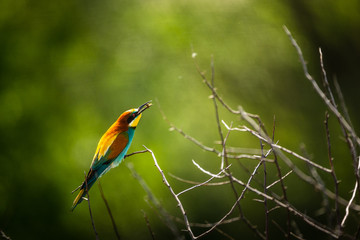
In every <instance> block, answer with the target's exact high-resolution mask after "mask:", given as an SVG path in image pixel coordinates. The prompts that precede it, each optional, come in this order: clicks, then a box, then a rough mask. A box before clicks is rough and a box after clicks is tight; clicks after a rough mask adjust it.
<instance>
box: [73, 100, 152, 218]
mask: <svg viewBox="0 0 360 240" xmlns="http://www.w3.org/2000/svg"><path fill="white" fill-rule="evenodd" d="M151 105H152V104H151V101H149V102H146V103H144V104H143V105H141V106H140V107H139V108H137V109H130V110H127V111H125V112H124V113H123V114H121V115H120V117H119V118H118V119H117V120H116V122H115V123H114V124H113V125H111V127H110V128H109V129H108V130H107V131H106V132H105V133H104V135H103V136H102V137H101V139H100V141H99V143H98V146H97V148H96V151H95V155H94V159H93V161H92V163H91V166H90V170H89V172H88V174H87V175H86V180H85V181H84V182H83V183H82V184H81V185H80V187H79V188H80V192H79V194H78V195H77V197H76V198H75V200H74V202H73V205H72V209H71V210H72V211H73V210H74V209H75V207H76V206H77V205H78V204H79V203H81V202H82V200H83V198H84V197H85V195H86V194H87V192H88V191H89V190H90V188H91V187H92V185H93V184H94V183H95V182H96V180H97V179H98V178H99V177H101V176H102V175H104V174H105V173H106V172H108V171H109V170H110V169H111V168H114V167H117V166H118V165H119V164H120V163H121V161H122V160H123V158H124V156H125V155H126V153H127V151H128V149H129V147H130V145H131V141H132V139H133V137H134V133H135V128H136V126H137V125H138V123H139V120H140V118H141V114H142V112H144V111H145V110H146V109H148V108H149V107H150V106H151ZM76 190H77V189H76Z"/></svg>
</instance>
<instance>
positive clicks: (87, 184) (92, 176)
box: [71, 170, 98, 211]
mask: <svg viewBox="0 0 360 240" xmlns="http://www.w3.org/2000/svg"><path fill="white" fill-rule="evenodd" d="M97 178H98V176H97V174H96V172H95V171H92V170H90V171H89V173H88V175H87V176H86V180H85V181H84V182H83V183H82V185H81V187H80V192H79V194H78V195H77V196H76V198H75V200H74V202H73V205H72V207H71V211H74V209H75V208H76V206H77V205H78V204H80V203H81V202H82V201H83V199H84V198H85V196H86V194H87V193H88V191H89V190H90V188H91V187H92V185H94V183H95V181H96V179H97Z"/></svg>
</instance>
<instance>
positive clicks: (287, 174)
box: [266, 170, 293, 200]
mask: <svg viewBox="0 0 360 240" xmlns="http://www.w3.org/2000/svg"><path fill="white" fill-rule="evenodd" d="M292 172H293V170H290V171H289V172H288V173H286V174H285V175H284V176H281V178H279V179H278V180H276V181H274V182H273V183H271V184H269V185H268V186H267V187H266V189H269V188H271V187H272V186H274V185H275V184H277V183H279V182H282V180H284V179H285V178H286V177H287V176H289V175H290V174H291V173H292ZM282 186H283V185H282ZM284 188H285V186H284ZM283 192H284V191H283ZM285 192H286V191H285ZM284 199H285V198H284ZM285 200H286V199H285Z"/></svg>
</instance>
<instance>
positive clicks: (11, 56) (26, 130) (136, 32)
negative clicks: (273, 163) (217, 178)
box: [0, 0, 360, 239]
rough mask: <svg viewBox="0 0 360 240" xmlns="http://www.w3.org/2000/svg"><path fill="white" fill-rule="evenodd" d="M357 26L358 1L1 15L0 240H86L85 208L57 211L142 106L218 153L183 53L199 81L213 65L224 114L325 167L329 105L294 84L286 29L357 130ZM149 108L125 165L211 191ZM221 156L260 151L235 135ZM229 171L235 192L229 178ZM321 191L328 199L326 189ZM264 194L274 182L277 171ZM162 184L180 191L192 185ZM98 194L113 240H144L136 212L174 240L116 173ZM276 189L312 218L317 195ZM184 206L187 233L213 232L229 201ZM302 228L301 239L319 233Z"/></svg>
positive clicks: (170, 206)
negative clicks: (115, 126)
mask: <svg viewBox="0 0 360 240" xmlns="http://www.w3.org/2000/svg"><path fill="white" fill-rule="evenodd" d="M359 11H360V6H359V2H358V1H356V0H349V1H322V0H321V1H286V0H284V1H264V0H258V1H246V0H243V1H233V0H230V1H220V0H215V1H203V0H200V1H164V0H150V1H136V0H135V1H115V0H105V1H66V0H65V1H63V0H62V1H60V0H55V1H45V0H38V1H27V0H17V1H12V0H3V1H1V2H0V131H1V138H0V139H1V140H0V141H1V153H0V166H1V174H0V182H1V183H0V197H1V199H0V229H2V230H3V231H4V232H5V233H6V234H7V235H8V236H10V237H11V238H12V239H93V238H94V233H93V230H92V227H91V222H90V218H89V212H88V207H87V204H86V203H85V204H84V203H83V204H81V205H79V206H78V207H77V209H76V210H75V211H74V212H70V211H69V209H70V206H71V204H72V201H73V198H74V197H75V195H71V191H72V190H73V189H74V188H76V187H77V186H78V185H79V184H80V183H81V181H82V180H83V177H84V173H83V172H84V171H87V170H88V168H89V165H90V162H91V160H92V157H93V154H94V151H95V148H96V145H97V142H98V140H99V139H100V137H101V135H102V134H103V133H104V132H105V131H106V129H107V128H108V127H109V126H110V125H111V124H112V123H113V122H114V121H115V120H116V118H117V117H118V116H119V115H120V114H121V113H122V112H123V111H125V110H127V109H129V108H134V107H138V106H139V105H140V104H142V103H144V102H146V101H148V100H155V99H158V100H159V103H160V104H161V107H162V110H163V111H164V112H165V113H166V115H167V117H168V118H169V120H170V121H171V122H173V123H174V124H175V125H176V126H178V127H180V128H181V129H183V130H184V131H185V132H187V133H189V134H190V135H192V136H193V137H195V138H197V139H199V140H200V141H201V142H203V143H204V144H206V145H208V146H215V147H216V148H218V149H220V147H219V146H218V145H216V143H215V141H217V140H219V137H218V133H217V128H216V122H215V115H214V109H213V104H212V101H211V99H209V98H208V96H209V95H210V94H211V93H210V92H209V90H208V89H207V88H206V86H205V85H204V84H203V83H202V80H201V77H200V76H199V74H198V73H197V71H196V68H195V65H194V62H193V59H192V58H191V55H192V53H193V52H196V53H197V57H196V59H197V61H198V63H199V65H200V68H201V69H203V70H206V71H207V74H208V76H209V77H210V75H209V73H210V62H211V56H213V58H214V62H215V76H216V78H215V83H216V85H217V88H218V91H219V93H220V94H221V96H223V98H224V99H225V100H226V101H227V103H228V104H229V105H230V106H233V107H236V106H237V105H242V106H243V107H244V108H245V110H247V111H249V112H252V113H256V114H259V115H260V116H261V117H262V119H263V121H264V123H265V125H266V126H267V127H268V128H269V131H270V129H271V126H272V119H273V116H274V115H276V119H277V132H276V139H278V140H280V144H282V145H284V146H286V147H288V148H291V149H293V150H294V151H296V152H300V150H299V149H300V145H301V144H302V143H304V144H305V145H306V150H307V152H308V153H309V154H310V155H311V156H312V157H313V159H315V161H316V162H318V163H320V164H322V165H324V166H328V158H327V148H326V138H325V130H324V126H323V120H324V112H325V106H324V104H323V103H322V102H321V100H320V98H319V97H318V96H317V95H316V93H315V91H314V90H313V89H312V87H311V85H310V83H309V82H307V80H306V79H305V78H304V76H303V73H302V70H301V66H300V63H299V61H298V57H297V55H296V52H295V50H294V49H293V47H292V46H291V44H290V41H289V39H288V37H287V36H286V34H285V33H284V31H283V29H282V26H283V25H286V26H287V27H288V28H289V29H290V31H292V32H293V34H294V37H295V38H296V39H297V41H298V43H299V44H300V46H301V47H302V49H303V51H304V55H305V58H306V59H307V60H308V63H309V69H310V71H311V73H312V74H313V76H314V77H315V78H316V79H317V80H320V79H321V75H320V67H319V60H318V59H319V58H318V55H319V54H318V47H322V49H323V53H324V61H325V65H326V69H327V72H328V76H329V79H330V80H331V82H332V79H333V78H334V76H336V77H337V79H338V81H339V83H340V86H341V88H342V90H343V93H344V95H345V101H346V103H347V105H348V109H349V112H350V116H351V117H352V121H353V123H354V125H355V129H358V128H359V124H358V122H359V120H360V114H359V111H358V107H359V104H358V99H359V95H358V92H359V87H360V81H359V76H360V72H359V58H360V12H359ZM157 105H158V104H157V102H154V106H153V107H152V108H151V109H150V110H148V111H146V112H145V113H144V115H143V118H142V119H141V122H140V124H139V127H138V129H137V132H136V134H135V138H134V141H133V144H132V146H131V148H130V150H129V151H130V152H133V151H138V150H143V147H142V145H146V146H147V147H149V148H150V149H152V150H153V151H154V153H155V154H156V156H157V159H158V162H159V164H160V165H161V167H162V168H163V170H164V171H165V172H166V173H169V172H170V173H173V174H174V175H177V176H180V177H183V178H186V179H189V180H194V181H204V180H205V179H206V178H207V177H206V176H205V175H204V174H202V173H200V172H199V171H198V170H197V169H196V168H195V167H194V166H193V165H192V162H191V160H192V159H194V160H196V161H197V162H199V163H200V164H201V165H202V166H204V167H206V168H207V169H209V170H211V171H213V172H216V171H218V170H217V169H218V167H219V161H218V159H217V158H216V156H215V155H214V154H212V153H206V152H203V151H202V150H200V149H199V148H197V147H196V146H195V145H194V144H193V143H191V142H189V141H188V140H186V139H184V138H183V137H182V136H181V135H179V134H177V133H175V132H170V131H168V129H169V126H168V125H167V123H166V122H165V121H164V120H163V119H162V116H161V114H160V111H159V108H158V106H157ZM220 114H221V119H224V120H225V121H226V122H227V123H230V122H231V121H234V125H239V124H243V123H242V122H240V121H239V119H238V118H236V117H234V116H231V115H229V114H228V113H227V112H226V111H225V110H224V109H220ZM330 127H331V134H332V135H331V136H332V141H333V143H332V144H333V149H334V150H333V151H334V157H335V164H336V165H335V167H336V170H337V174H338V177H339V179H340V180H342V182H341V184H340V192H341V194H342V195H343V196H344V197H345V198H347V199H348V198H349V197H350V193H349V191H350V190H351V189H352V187H353V184H354V179H353V177H352V174H353V170H352V160H351V158H350V154H349V151H348V150H347V148H346V144H345V143H344V141H343V140H342V139H341V138H340V135H341V134H340V133H341V132H340V130H339V127H338V125H337V122H336V119H335V118H334V117H331V119H330ZM229 144H230V145H231V146H236V147H244V148H247V147H249V148H258V147H259V142H258V141H257V140H256V139H254V138H253V137H251V136H249V135H248V134H245V133H233V134H232V135H231V137H230V139H229ZM126 162H132V163H133V165H134V169H135V170H136V171H137V172H138V173H139V174H140V175H141V176H142V177H143V179H144V180H145V181H146V182H147V184H148V186H149V187H150V189H151V190H152V191H153V193H154V195H155V196H156V197H157V198H158V199H159V201H160V202H161V203H162V204H163V206H164V207H165V208H166V209H167V210H168V211H169V212H170V214H171V215H174V216H178V217H181V214H180V213H179V209H178V208H177V207H176V203H175V201H174V200H173V198H172V196H171V195H170V193H169V191H168V189H167V188H166V187H165V186H164V184H163V183H162V181H161V176H160V174H159V172H158V171H157V170H156V168H155V167H154V164H153V160H152V158H151V156H150V155H149V154H141V155H136V156H133V157H131V158H128V159H126ZM296 163H298V164H299V166H300V167H302V168H303V169H306V166H304V164H303V163H301V162H296ZM243 164H245V165H246V166H248V167H249V168H250V169H252V168H253V166H254V165H255V162H254V161H251V160H243ZM283 167H284V166H283ZM285 169H286V168H285V167H284V171H285ZM233 171H234V172H236V173H237V174H238V176H239V178H241V179H243V180H247V178H248V175H247V174H246V173H244V171H241V169H240V168H239V166H238V165H236V167H234V169H233ZM167 176H168V175H167ZM323 177H324V180H325V181H326V182H328V183H329V184H328V187H329V189H333V185H332V182H331V178H330V176H328V175H324V176H323ZM259 179H261V178H259ZM269 179H272V180H274V179H276V172H275V171H273V172H270V173H269ZM169 180H170V181H171V184H172V185H173V187H174V189H175V190H176V191H181V190H182V189H184V188H186V187H188V186H189V185H187V184H184V183H180V182H178V181H177V180H174V179H172V178H170V177H169ZM269 181H270V180H269ZM101 183H102V186H103V189H104V193H105V195H106V197H107V199H108V202H109V204H110V206H111V209H112V211H113V215H114V217H115V221H116V223H117V225H118V228H119V232H120V235H121V237H122V239H150V238H151V236H150V234H149V233H148V229H147V227H146V223H145V220H144V217H143V213H142V210H143V211H145V212H146V214H147V215H148V219H149V222H150V224H151V227H152V229H153V231H154V232H155V234H156V238H157V239H171V238H173V236H172V234H171V232H170V230H168V228H167V227H165V225H164V223H163V222H162V220H161V219H160V218H159V217H158V215H157V213H156V210H155V209H154V207H151V206H149V204H148V203H147V202H148V200H147V199H146V193H145V192H144V190H143V189H142V188H141V186H140V185H139V183H138V181H137V180H136V179H134V178H133V177H132V175H131V172H130V171H129V169H128V168H127V167H126V165H125V164H122V165H120V166H119V167H118V168H116V169H113V170H112V171H110V172H109V173H108V174H107V175H105V176H104V177H103V178H102V179H101ZM286 184H287V185H288V189H289V193H288V194H289V196H290V197H289V200H290V201H291V202H292V203H294V205H295V206H297V207H298V208H299V209H300V210H302V211H305V212H307V213H309V214H310V215H312V216H314V215H315V214H314V212H315V211H316V210H317V209H319V208H320V207H321V202H322V199H321V194H320V193H314V191H313V188H312V187H311V186H308V185H306V184H303V183H302V181H301V180H299V179H298V178H297V177H296V176H292V177H289V180H288V181H287V182H286ZM255 186H256V185H255ZM239 189H240V188H239ZM90 193H91V203H92V210H93V215H94V220H95V225H96V227H97V230H98V233H99V235H100V239H114V238H115V234H114V231H113V229H112V226H111V222H110V219H109V217H108V214H107V212H106V208H105V205H104V203H103V201H102V199H101V197H100V194H99V189H98V187H97V186H94V188H93V189H92V191H91V192H90ZM254 197H256V196H252V195H251V194H249V195H248V197H247V198H246V199H245V200H244V201H243V208H244V209H245V210H244V211H245V214H246V216H247V217H248V218H249V219H250V220H251V221H252V222H253V223H254V224H256V225H258V226H259V228H260V229H263V225H264V220H263V214H264V213H263V205H262V204H261V203H255V202H253V201H252V198H254ZM314 199H316V201H315V200H314ZM182 200H183V201H184V206H185V208H186V209H187V213H188V216H189V218H190V221H192V222H205V221H209V222H216V221H217V220H219V219H220V218H221V217H222V216H223V215H224V214H225V212H227V211H228V209H229V208H230V207H231V205H232V203H233V201H234V196H233V194H232V192H231V190H230V188H229V186H225V187H212V188H210V187H206V188H202V189H199V190H196V191H194V192H192V193H188V194H187V195H184V196H183V198H182ZM331 204H333V203H331ZM331 206H332V205H331ZM341 210H342V214H343V208H342V209H341ZM278 214H279V215H278V217H277V218H276V219H277V221H278V222H279V224H280V225H282V226H284V224H285V220H284V216H285V212H284V211H280V210H279V213H278ZM232 216H237V212H235V213H234V214H233V215H232ZM321 217H322V216H319V220H322V218H321ZM295 219H296V218H295ZM298 222H299V226H300V227H301V230H302V231H303V233H311V236H314V237H315V236H317V234H319V233H318V232H317V231H315V230H313V228H311V227H308V226H307V225H306V224H302V222H301V221H300V220H299V221H298ZM353 225H356V223H355V224H353ZM178 226H179V229H181V228H184V226H183V225H181V224H179V225H178ZM350 227H351V224H350ZM221 229H222V230H224V231H227V232H228V233H229V234H230V235H232V236H233V237H234V238H236V239H239V238H240V237H243V239H251V238H253V237H254V235H253V234H252V232H251V231H250V230H249V229H248V228H246V226H245V225H244V224H242V223H233V224H232V225H229V226H224V227H222V228H221ZM201 231H203V229H195V232H196V233H200V232H201ZM270 233H271V235H270V236H272V237H273V239H275V238H276V237H279V236H282V235H281V232H280V231H279V230H278V229H277V228H276V227H274V225H271V232H270ZM184 235H185V236H186V237H188V236H187V234H186V233H184ZM319 236H323V235H319ZM211 238H212V239H221V238H223V236H222V235H219V233H217V232H214V233H212V234H210V235H208V236H207V239H211Z"/></svg>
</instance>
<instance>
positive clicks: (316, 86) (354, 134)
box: [283, 26, 360, 146]
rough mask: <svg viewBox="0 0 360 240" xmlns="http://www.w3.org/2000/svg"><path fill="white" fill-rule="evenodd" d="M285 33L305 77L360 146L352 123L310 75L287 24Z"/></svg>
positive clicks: (359, 140) (359, 139)
mask: <svg viewBox="0 0 360 240" xmlns="http://www.w3.org/2000/svg"><path fill="white" fill-rule="evenodd" d="M283 28H284V31H285V33H286V34H287V35H288V37H289V39H290V41H291V43H292V45H293V46H294V47H295V49H296V51H297V54H298V56H299V59H300V62H301V65H302V68H303V71H304V74H305V77H306V78H307V79H308V80H309V81H310V83H311V84H312V85H313V87H314V89H315V91H316V92H317V94H318V95H319V96H320V97H321V98H322V100H323V101H324V103H325V104H326V106H327V107H328V108H329V109H330V110H331V112H333V113H334V114H335V116H336V117H338V118H339V120H340V121H341V122H342V124H343V126H344V127H345V129H346V130H347V131H348V132H349V133H350V135H351V136H352V137H353V138H354V139H355V141H356V143H357V144H358V145H359V146H360V138H359V137H358V136H357V135H356V133H355V131H354V129H353V128H352V127H351V125H350V124H349V123H348V122H347V121H346V120H345V118H344V117H343V116H342V115H341V113H340V112H339V111H338V110H337V108H336V107H335V106H334V105H333V104H332V103H331V101H330V100H329V99H328V98H327V97H326V95H325V94H324V92H323V91H322V90H321V89H320V87H319V85H318V84H317V83H316V81H315V80H314V78H313V77H312V76H311V75H310V73H309V71H308V68H307V66H306V61H305V59H304V56H303V53H302V51H301V48H300V47H299V45H298V44H297V42H296V40H295V39H294V38H293V36H292V35H291V32H290V31H289V29H287V27H286V26H283Z"/></svg>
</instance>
